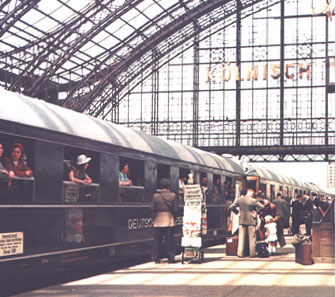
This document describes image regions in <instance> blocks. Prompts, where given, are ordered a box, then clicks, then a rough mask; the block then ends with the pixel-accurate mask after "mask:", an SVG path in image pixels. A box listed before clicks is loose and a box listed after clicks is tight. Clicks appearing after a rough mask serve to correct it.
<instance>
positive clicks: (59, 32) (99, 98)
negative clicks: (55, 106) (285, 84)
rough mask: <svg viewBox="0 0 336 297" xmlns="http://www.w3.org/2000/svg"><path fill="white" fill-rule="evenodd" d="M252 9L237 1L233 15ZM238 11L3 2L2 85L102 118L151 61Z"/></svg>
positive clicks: (214, 3)
mask: <svg viewBox="0 0 336 297" xmlns="http://www.w3.org/2000/svg"><path fill="white" fill-rule="evenodd" d="M258 2H261V1H260V0H241V4H240V5H239V6H238V7H239V9H241V11H244V9H245V8H248V7H251V6H253V5H256V4H257V3H258ZM278 2H279V1H275V0H274V1H268V5H272V4H273V3H278ZM256 9H258V7H254V10H256ZM223 11H224V13H223ZM236 11H237V1H230V0H207V1H205V0H190V1H179V0H170V1H158V0H128V1H127V0H126V1H107V0H103V1H93V0H91V1H90V0H85V1H84V0H82V1H76V0H54V1H47V0H41V1H38V0H22V1H19V0H5V1H2V3H1V5H0V13H1V39H0V65H1V70H0V84H2V85H3V86H5V88H7V89H9V90H11V91H15V92H22V93H24V94H26V95H28V96H33V97H39V98H43V99H45V100H48V101H51V102H56V101H57V99H65V101H64V105H65V106H66V107H68V108H71V109H74V110H77V111H81V112H87V113H89V114H92V115H94V116H101V117H103V114H104V110H105V109H106V108H109V109H111V108H112V107H111V106H115V105H118V104H119V101H120V100H122V96H119V95H120V93H121V92H122V90H123V89H124V88H125V86H128V87H129V86H130V85H132V82H133V84H134V85H135V84H136V78H137V77H138V76H139V75H140V74H141V75H142V76H143V77H144V76H146V69H147V70H148V73H147V75H149V72H150V71H151V70H150V67H151V65H152V59H153V55H155V56H156V59H158V58H159V60H160V64H164V63H166V62H167V59H168V58H167V54H169V53H170V56H171V54H172V53H173V54H175V56H176V55H177V54H178V53H179V51H181V45H183V46H184V48H186V47H188V46H192V37H193V36H194V35H195V34H199V33H201V32H202V31H204V30H205V29H207V28H209V27H210V26H213V25H214V24H216V23H218V22H220V21H221V20H223V19H224V18H228V17H230V16H231V15H234V14H235V13H236ZM246 13H249V11H248V10H246ZM195 20H197V21H195Z"/></svg>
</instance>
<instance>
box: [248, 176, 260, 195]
mask: <svg viewBox="0 0 336 297" xmlns="http://www.w3.org/2000/svg"><path fill="white" fill-rule="evenodd" d="M246 184H247V187H246V189H253V190H254V191H255V192H257V191H259V176H247V177H246Z"/></svg>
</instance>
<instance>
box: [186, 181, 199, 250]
mask: <svg viewBox="0 0 336 297" xmlns="http://www.w3.org/2000/svg"><path fill="white" fill-rule="evenodd" d="M202 203H203V194H202V190H201V187H200V185H199V184H195V185H186V186H185V189H184V216H183V237H182V242H181V244H182V246H184V247H188V246H191V247H201V246H202V238H201V230H202V225H201V223H202V217H203V213H202V210H203V205H202Z"/></svg>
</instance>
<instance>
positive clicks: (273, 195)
mask: <svg viewBox="0 0 336 297" xmlns="http://www.w3.org/2000/svg"><path fill="white" fill-rule="evenodd" d="M274 199H275V185H271V201H273V200H274Z"/></svg>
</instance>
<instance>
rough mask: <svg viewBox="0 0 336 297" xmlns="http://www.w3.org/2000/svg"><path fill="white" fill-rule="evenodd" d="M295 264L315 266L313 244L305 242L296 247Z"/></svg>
mask: <svg viewBox="0 0 336 297" xmlns="http://www.w3.org/2000/svg"><path fill="white" fill-rule="evenodd" d="M295 262H296V263H299V264H302V265H312V264H313V256H312V244H311V242H309V243H308V242H303V243H300V244H298V245H297V246H296V247H295Z"/></svg>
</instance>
